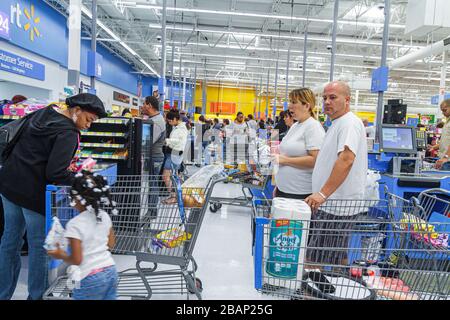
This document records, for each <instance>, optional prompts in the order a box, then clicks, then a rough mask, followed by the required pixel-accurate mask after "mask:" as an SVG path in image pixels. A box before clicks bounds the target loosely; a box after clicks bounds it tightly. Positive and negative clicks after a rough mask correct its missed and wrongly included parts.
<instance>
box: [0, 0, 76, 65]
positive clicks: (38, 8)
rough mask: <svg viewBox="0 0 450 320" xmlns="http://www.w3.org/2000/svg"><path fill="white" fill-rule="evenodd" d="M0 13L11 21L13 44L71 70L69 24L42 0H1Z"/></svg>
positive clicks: (10, 31)
mask: <svg viewBox="0 0 450 320" xmlns="http://www.w3.org/2000/svg"><path fill="white" fill-rule="evenodd" d="M0 11H1V12H3V13H5V15H6V17H7V18H8V20H9V41H10V42H11V44H14V45H16V46H18V47H21V48H23V49H25V50H29V51H31V52H34V53H36V54H39V55H41V56H43V57H46V58H48V59H50V60H53V61H56V62H58V63H59V64H61V65H62V66H67V50H68V49H67V48H68V33H67V20H66V18H65V17H64V16H63V15H61V14H59V13H58V12H57V11H56V10H54V9H52V8H51V7H50V6H49V5H47V4H45V2H44V1H41V0H1V1H0ZM0 38H1V37H0ZM0 46H1V44H0Z"/></svg>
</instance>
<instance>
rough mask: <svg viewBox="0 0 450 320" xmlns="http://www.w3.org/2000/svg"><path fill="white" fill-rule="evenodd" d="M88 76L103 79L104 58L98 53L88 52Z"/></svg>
mask: <svg viewBox="0 0 450 320" xmlns="http://www.w3.org/2000/svg"><path fill="white" fill-rule="evenodd" d="M87 61H88V64H87V67H88V69H87V75H88V76H90V77H96V78H101V77H102V70H103V68H102V67H103V56H102V55H101V54H99V53H97V52H94V51H89V52H88V59H87Z"/></svg>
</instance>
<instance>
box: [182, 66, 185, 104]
mask: <svg viewBox="0 0 450 320" xmlns="http://www.w3.org/2000/svg"><path fill="white" fill-rule="evenodd" d="M183 73H184V78H183V104H182V105H183V110H186V72H183Z"/></svg>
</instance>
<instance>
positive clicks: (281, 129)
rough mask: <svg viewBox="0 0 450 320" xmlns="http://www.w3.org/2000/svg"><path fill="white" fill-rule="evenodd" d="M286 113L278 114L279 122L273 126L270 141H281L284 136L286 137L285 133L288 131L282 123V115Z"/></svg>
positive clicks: (283, 122)
mask: <svg viewBox="0 0 450 320" xmlns="http://www.w3.org/2000/svg"><path fill="white" fill-rule="evenodd" d="M285 113H286V111H281V112H280V120H279V121H278V123H277V124H276V125H275V128H273V130H272V136H271V137H272V140H279V141H281V140H283V138H284V136H285V135H286V132H287V131H288V129H289V128H288V127H287V125H286V122H285V121H284V115H285Z"/></svg>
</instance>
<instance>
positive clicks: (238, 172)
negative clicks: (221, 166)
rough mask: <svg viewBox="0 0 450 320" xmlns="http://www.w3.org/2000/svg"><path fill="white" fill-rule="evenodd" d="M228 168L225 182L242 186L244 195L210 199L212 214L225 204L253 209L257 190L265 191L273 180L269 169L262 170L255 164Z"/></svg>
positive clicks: (263, 194)
mask: <svg viewBox="0 0 450 320" xmlns="http://www.w3.org/2000/svg"><path fill="white" fill-rule="evenodd" d="M227 167H228V170H227V171H226V172H225V173H224V174H225V175H226V176H227V178H226V179H225V182H227V183H236V184H239V185H241V187H242V194H243V195H242V196H240V197H235V198H229V197H219V196H213V197H211V198H210V199H209V201H210V202H209V203H210V206H209V209H210V210H211V212H217V211H218V210H220V208H222V205H224V204H225V205H231V206H238V207H252V205H253V204H252V200H253V195H254V192H255V190H261V191H263V190H265V189H266V186H267V183H268V181H269V179H270V178H271V176H270V173H269V172H268V170H267V169H264V168H261V167H259V166H257V165H255V164H240V165H236V166H230V165H228V166H227ZM239 168H240V169H239ZM260 194H261V195H262V196H263V197H264V198H266V197H265V193H264V192H262V193H261V192H260Z"/></svg>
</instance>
